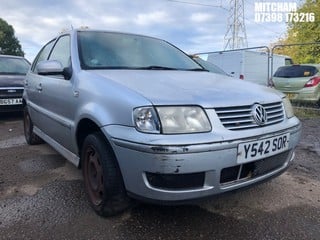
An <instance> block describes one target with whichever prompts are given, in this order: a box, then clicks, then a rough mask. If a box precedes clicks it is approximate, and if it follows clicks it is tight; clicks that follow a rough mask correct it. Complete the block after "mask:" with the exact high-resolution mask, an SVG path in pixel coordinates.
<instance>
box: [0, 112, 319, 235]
mask: <svg viewBox="0 0 320 240" xmlns="http://www.w3.org/2000/svg"><path fill="white" fill-rule="evenodd" d="M301 121H302V124H303V132H302V138H301V141H300V144H299V146H298V148H297V151H296V158H295V161H294V162H293V164H292V165H291V166H290V168H289V170H288V171H287V172H286V173H284V174H282V175H281V176H279V177H277V178H275V179H273V180H272V181H269V182H267V183H264V184H261V185H258V186H255V187H253V188H250V189H248V190H245V191H239V192H235V193H230V194H226V195H223V196H219V197H216V198H213V199H210V200H206V201H204V202H201V203H198V204H195V205H191V206H179V207H163V206H162V207H161V206H154V205H146V204H142V203H141V204H138V205H137V206H135V207H133V208H132V209H130V210H128V211H127V212H125V213H124V214H122V215H120V216H116V217H113V218H108V219H104V218H101V217H98V216H97V215H96V214H95V213H94V212H93V211H92V210H91V208H90V207H89V205H88V202H87V200H86V196H85V194H84V190H83V181H82V176H81V171H79V170H78V169H76V168H75V167H74V166H73V165H71V164H70V163H68V162H67V161H66V160H65V159H64V158H63V157H61V156H60V155H59V154H58V153H56V152H55V151H54V150H53V149H52V148H51V147H49V146H48V145H47V144H42V145H37V146H28V145H27V144H26V143H25V140H24V136H23V130H22V121H21V116H20V115H12V116H9V117H8V116H3V115H0V239H129V240H131V239H137V240H138V239H139V240H140V239H175V240H176V239H259V240H260V239H299V240H301V239H308V240H309V239H320V217H319V216H320V117H319V118H317V117H316V118H308V119H307V118H305V119H302V120H301Z"/></svg>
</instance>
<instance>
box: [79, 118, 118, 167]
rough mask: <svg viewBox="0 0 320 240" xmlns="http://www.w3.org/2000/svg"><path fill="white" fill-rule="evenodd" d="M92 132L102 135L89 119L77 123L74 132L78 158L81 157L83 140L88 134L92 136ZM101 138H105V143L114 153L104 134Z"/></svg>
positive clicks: (95, 124) (97, 126) (96, 125)
mask: <svg viewBox="0 0 320 240" xmlns="http://www.w3.org/2000/svg"><path fill="white" fill-rule="evenodd" d="M94 132H101V133H102V134H103V132H102V131H101V129H100V127H99V125H98V124H97V123H96V122H95V121H93V120H91V119H89V118H83V119H81V120H80V121H79V123H78V125H77V130H76V141H77V147H78V151H79V156H81V151H82V146H83V143H84V140H85V138H86V137H87V136H88V135H89V134H92V133H94ZM103 136H104V138H105V141H106V143H107V144H108V146H109V147H110V150H111V151H112V152H113V153H114V151H113V149H112V147H111V144H110V142H109V140H108V138H107V137H106V136H105V135H104V134H103ZM81 161H82V159H80V162H79V168H81Z"/></svg>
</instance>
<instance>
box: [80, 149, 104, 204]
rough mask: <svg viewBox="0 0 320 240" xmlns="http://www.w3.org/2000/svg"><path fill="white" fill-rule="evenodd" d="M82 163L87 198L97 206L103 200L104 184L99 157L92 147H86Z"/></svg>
mask: <svg viewBox="0 0 320 240" xmlns="http://www.w3.org/2000/svg"><path fill="white" fill-rule="evenodd" d="M84 161H85V164H86V166H85V169H86V170H85V175H86V176H85V181H87V183H86V184H87V186H88V194H89V198H90V200H91V202H92V203H93V204H94V205H96V206H98V205H100V204H101V202H102V199H103V193H104V183H103V169H102V165H101V160H100V156H99V154H98V153H97V151H96V149H95V148H94V146H88V147H87V149H86V155H85V159H84Z"/></svg>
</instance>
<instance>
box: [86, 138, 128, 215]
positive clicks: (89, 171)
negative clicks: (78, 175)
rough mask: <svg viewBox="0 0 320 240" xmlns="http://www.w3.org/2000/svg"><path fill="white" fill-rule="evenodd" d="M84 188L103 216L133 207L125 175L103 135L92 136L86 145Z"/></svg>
mask: <svg viewBox="0 0 320 240" xmlns="http://www.w3.org/2000/svg"><path fill="white" fill-rule="evenodd" d="M81 166H82V171H83V178H84V185H85V190H86V192H87V196H88V199H89V202H90V205H91V206H92V208H93V209H94V210H95V211H96V213H97V214H99V215H100V216H103V217H107V216H112V215H115V214H118V213H120V212H122V211H124V210H125V209H127V208H128V207H129V204H130V199H129V198H128V197H127V193H126V189H125V187H124V183H123V179H122V174H121V172H120V169H119V166H118V163H117V159H116V157H115V155H114V153H113V151H112V148H111V146H110V145H109V144H108V142H107V141H106V138H105V136H104V135H103V134H102V133H101V132H95V133H92V134H90V135H88V136H87V137H86V138H85V140H84V143H83V145H82V151H81Z"/></svg>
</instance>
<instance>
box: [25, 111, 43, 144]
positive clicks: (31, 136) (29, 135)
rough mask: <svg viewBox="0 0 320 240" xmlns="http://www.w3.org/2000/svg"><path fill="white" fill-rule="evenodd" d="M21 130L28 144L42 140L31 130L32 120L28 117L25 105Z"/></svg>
mask: <svg viewBox="0 0 320 240" xmlns="http://www.w3.org/2000/svg"><path fill="white" fill-rule="evenodd" d="M23 130H24V136H25V138H26V142H27V143H28V144H29V145H36V144H40V143H42V142H43V141H42V139H41V138H40V137H38V136H37V135H36V134H35V133H34V132H33V122H32V120H31V118H30V115H29V112H28V108H27V106H25V107H24V109H23Z"/></svg>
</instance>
